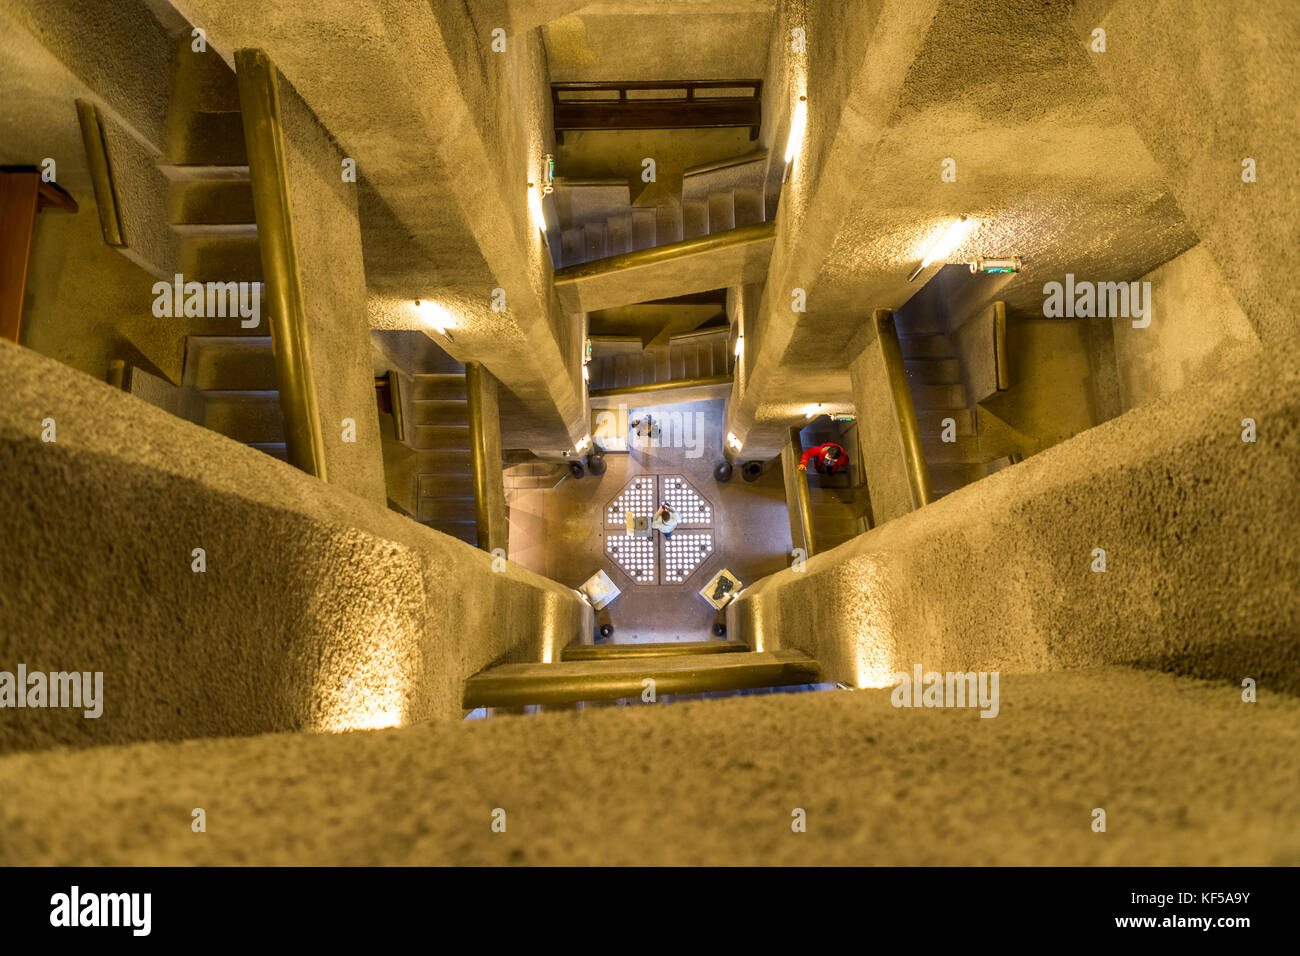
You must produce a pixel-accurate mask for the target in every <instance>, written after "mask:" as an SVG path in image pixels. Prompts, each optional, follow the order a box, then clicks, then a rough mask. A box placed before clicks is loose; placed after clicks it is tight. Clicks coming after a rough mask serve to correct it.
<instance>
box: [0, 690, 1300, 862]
mask: <svg viewBox="0 0 1300 956" xmlns="http://www.w3.org/2000/svg"><path fill="white" fill-rule="evenodd" d="M889 697H890V695H889V692H888V691H860V692H857V693H834V692H832V693H823V694H799V695H787V694H776V695H772V696H769V697H745V698H738V699H734V700H710V701H701V702H698V703H679V704H671V705H664V704H662V703H659V704H648V705H645V706H638V707H619V708H609V709H603V710H594V709H591V708H588V709H587V710H586V711H584V712H583V713H581V714H545V713H544V714H540V715H538V716H535V717H532V716H518V717H499V718H493V719H491V720H487V721H471V722H468V723H463V724H453V723H435V724H430V725H428V726H424V727H410V728H405V729H401V730H393V731H384V732H380V733H364V734H361V733H358V734H339V735H332V736H328V737H320V736H309V735H268V736H264V737H257V738H254V739H251V740H205V741H192V742H189V743H186V744H184V745H181V746H177V745H168V744H141V745H136V746H130V747H112V748H107V747H106V748H101V749H98V750H94V751H90V752H87V753H68V752H65V751H51V752H48V753H37V754H15V755H11V756H8V757H4V758H0V788H3V792H4V793H5V799H4V800H3V801H0V862H3V863H6V864H11V865H13V864H22V865H49V864H62V865H76V864H87V865H96V866H103V865H124V864H125V865H131V864H150V865H159V864H162V865H182V866H188V865H196V864H197V865H203V864H208V865H212V864H216V865H238V864H253V865H294V864H296V865H303V864H318V865H324V864H334V865H365V864H371V865H373V864H406V865H421V864H424V865H428V864H453V863H454V864H516V865H518V864H525V865H527V864H534V865H538V864H542V865H581V864H605V865H619V864H623V865H633V866H646V865H659V864H662V865H679V866H680V865H698V864H709V865H715V866H716V865H751V866H754V865H756V866H772V865H812V864H839V865H867V866H871V865H893V866H898V865H929V864H949V865H966V866H988V865H1007V864H1011V865H1020V866H1025V865H1057V866H1061V865H1074V866H1078V865H1110V866H1115V865H1129V866H1154V865H1159V866H1187V865H1233V866H1242V865H1246V866H1259V865H1269V864H1272V865H1284V866H1294V865H1296V864H1297V863H1300V804H1297V802H1296V800H1295V781H1296V777H1297V773H1298V772H1300V756H1298V754H1297V750H1296V746H1295V728H1296V725H1297V723H1298V722H1300V702H1297V701H1295V700H1294V699H1287V698H1285V697H1279V696H1278V695H1276V694H1261V695H1260V698H1259V702H1258V703H1256V704H1246V703H1243V702H1242V701H1241V698H1240V692H1239V688H1236V687H1233V686H1230V685H1228V686H1225V685H1223V684H1211V683H1206V682H1201V681H1195V680H1189V679H1186V678H1175V677H1169V676H1167V675H1163V674H1152V673H1149V672H1147V673H1142V672H1133V671H1127V670H1124V669H1118V668H1117V669H1107V670H1103V671H1098V672H1090V673H1073V674H1042V675H1034V674H1030V675H1023V676H1022V675H1013V676H1008V675H1005V674H1004V675H1003V677H1002V680H1001V682H1000V697H1001V703H1002V707H1001V710H1000V713H999V716H998V717H997V719H995V720H982V719H980V718H979V717H978V716H976V714H975V713H974V712H973V711H971V710H967V709H962V708H935V709H925V708H920V709H917V708H908V709H895V708H893V707H891V706H890V700H889ZM720 794H743V795H744V799H734V800H722V799H720V798H719V795H720ZM194 807H203V808H204V809H205V810H206V811H207V821H208V828H207V832H206V833H203V834H199V835H197V836H196V835H195V834H194V833H192V832H191V831H190V823H191V811H192V810H193V808H194ZM394 807H401V808H402V812H394V811H393V808H394ZM497 807H500V808H502V809H503V810H505V812H506V815H507V824H508V825H507V827H506V832H504V833H496V832H493V831H492V828H491V827H490V826H489V825H488V824H489V822H490V821H491V820H492V813H493V810H494V809H495V808H497ZM795 807H802V808H803V809H804V811H805V812H806V814H807V832H805V833H799V834H792V833H791V822H792V814H791V811H792V810H793V808H795ZM1094 807H1101V808H1103V809H1104V810H1105V811H1106V813H1107V830H1106V832H1105V833H1094V832H1092V826H1091V824H1092V820H1093V818H1092V811H1093V808H1094ZM88 834H90V835H93V837H88Z"/></svg>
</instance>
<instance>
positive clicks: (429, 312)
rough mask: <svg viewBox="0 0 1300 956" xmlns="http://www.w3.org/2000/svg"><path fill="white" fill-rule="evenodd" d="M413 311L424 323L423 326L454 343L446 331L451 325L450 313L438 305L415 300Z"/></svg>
mask: <svg viewBox="0 0 1300 956" xmlns="http://www.w3.org/2000/svg"><path fill="white" fill-rule="evenodd" d="M415 311H416V312H418V313H419V314H420V318H421V319H422V320H423V321H424V324H425V325H427V326H429V327H430V328H431V329H433V330H434V331H435V332H437V333H438V334H439V335H441V336H444V337H445V338H446V339H447V341H448V342H454V341H456V340H455V339H453V338H452V337H451V333H450V332H449V331H447V329H448V327H449V326H450V325H451V313H450V312H448V311H447V310H446V309H445V308H443V307H442V306H440V305H438V303H436V302H429V301H428V300H427V299H426V300H421V299H416V300H415Z"/></svg>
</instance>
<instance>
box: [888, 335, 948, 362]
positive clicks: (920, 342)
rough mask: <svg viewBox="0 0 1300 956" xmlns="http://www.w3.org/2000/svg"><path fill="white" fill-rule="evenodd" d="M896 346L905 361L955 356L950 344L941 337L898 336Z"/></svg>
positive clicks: (944, 337) (945, 338)
mask: <svg viewBox="0 0 1300 956" xmlns="http://www.w3.org/2000/svg"><path fill="white" fill-rule="evenodd" d="M898 344H899V346H900V347H901V348H902V351H903V358H905V359H940V358H952V357H954V356H955V355H956V352H954V351H953V348H952V343H951V342H949V341H948V339H947V337H946V336H943V335H900V336H899V337H898Z"/></svg>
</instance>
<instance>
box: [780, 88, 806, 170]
mask: <svg viewBox="0 0 1300 956" xmlns="http://www.w3.org/2000/svg"><path fill="white" fill-rule="evenodd" d="M807 128H808V97H806V96H801V97H799V102H798V103H796V104H795V107H794V116H792V117H791V118H790V138H789V139H787V140H786V141H785V164H786V165H787V166H789V165H790V161H791V160H793V159H794V157H795V154H796V153H798V152H799V147H800V146H802V145H803V134H804V131H805V130H806V129H807Z"/></svg>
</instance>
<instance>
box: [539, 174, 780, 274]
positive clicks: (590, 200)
mask: <svg viewBox="0 0 1300 956" xmlns="http://www.w3.org/2000/svg"><path fill="white" fill-rule="evenodd" d="M766 174H767V154H766V153H755V154H751V155H749V156H744V157H741V158H739V159H735V160H726V161H723V162H720V163H711V164H709V165H707V166H699V167H696V168H694V169H688V170H687V171H686V172H685V174H684V175H683V178H682V193H681V196H680V198H676V197H673V198H668V199H664V198H663V197H660V198H659V199H658V201H657V202H655V203H654V204H653V205H650V204H646V205H634V204H633V203H632V201H631V198H630V195H631V194H630V191H629V189H628V186H627V183H626V182H624V181H621V180H620V181H609V182H605V181H599V182H564V181H562V180H561V181H557V182H556V187H555V190H556V199H555V204H556V208H557V209H558V211H559V214H560V220H561V226H562V230H561V233H560V243H559V254H558V256H556V261H555V266H556V267H557V268H559V267H562V266H571V265H575V264H577V263H580V262H590V261H591V260H593V259H604V258H606V257H608V256H617V255H621V254H623V253H626V252H635V251H638V250H641V249H650V248H653V247H655V246H664V245H668V244H669V243H673V242H680V241H681V240H683V239H692V238H695V237H697V236H705V235H711V234H713V233H719V232H726V231H728V230H731V229H736V228H738V227H741V226H749V225H753V224H755V223H760V222H766V221H768V220H769V219H771V218H772V216H773V215H775V212H776V202H775V200H776V199H778V198H779V196H777V195H773V196H771V197H769V196H767V195H766V190H765V185H764V184H765V177H766Z"/></svg>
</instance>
